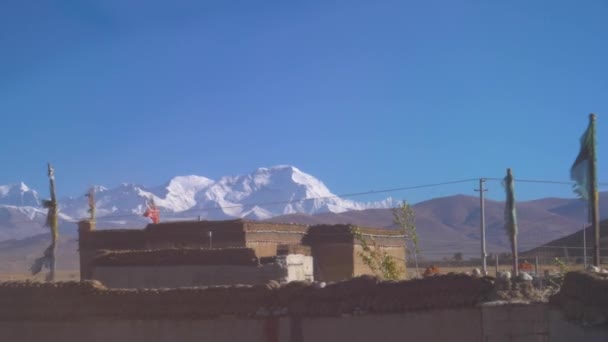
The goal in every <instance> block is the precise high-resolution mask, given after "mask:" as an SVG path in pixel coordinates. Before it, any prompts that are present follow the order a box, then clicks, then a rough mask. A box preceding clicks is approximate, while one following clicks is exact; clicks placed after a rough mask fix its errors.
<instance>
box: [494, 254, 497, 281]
mask: <svg viewBox="0 0 608 342" xmlns="http://www.w3.org/2000/svg"><path fill="white" fill-rule="evenodd" d="M494 261H495V262H496V274H495V276H496V277H498V253H497V254H494Z"/></svg>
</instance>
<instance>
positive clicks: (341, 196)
mask: <svg viewBox="0 0 608 342" xmlns="http://www.w3.org/2000/svg"><path fill="white" fill-rule="evenodd" d="M483 179H486V180H490V181H503V178H491V177H490V178H489V177H484V178H483ZM478 180H479V178H469V179H461V180H456V181H447V182H439V183H429V184H422V185H414V186H405V187H395V188H388V189H381V190H370V191H363V192H354V193H346V194H339V195H332V196H320V197H307V198H300V199H292V200H286V201H272V202H260V203H247V204H235V205H229V206H216V207H212V208H191V209H187V210H183V211H179V212H175V213H165V215H167V214H168V216H169V217H171V215H176V216H181V215H182V214H188V213H202V212H210V211H214V210H223V209H236V208H244V207H255V206H272V205H281V204H292V203H300V202H305V201H314V200H325V199H335V198H347V197H356V196H365V195H372V194H381V193H390V192H397V191H405V190H415V189H423V188H431V187H439V186H445V185H453V184H460V183H467V182H473V181H478ZM515 181H516V182H521V183H538V184H554V185H572V184H573V182H566V181H553V180H535V179H515ZM598 185H602V186H608V183H598ZM342 208H343V209H347V208H344V207H342ZM131 217H141V215H140V214H124V215H105V216H99V218H100V219H104V220H105V219H121V218H122V219H124V218H131ZM176 218H180V217H176ZM181 218H182V219H183V217H181ZM82 219H85V218H79V219H63V221H64V222H72V223H77V222H78V221H79V220H82ZM32 221H33V220H32ZM32 221H13V222H14V223H19V222H32Z"/></svg>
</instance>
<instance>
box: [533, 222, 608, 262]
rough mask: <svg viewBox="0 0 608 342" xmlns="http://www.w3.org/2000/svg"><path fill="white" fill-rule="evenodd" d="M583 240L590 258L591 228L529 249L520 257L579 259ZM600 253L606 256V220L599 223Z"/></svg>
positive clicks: (592, 242) (607, 244)
mask: <svg viewBox="0 0 608 342" xmlns="http://www.w3.org/2000/svg"><path fill="white" fill-rule="evenodd" d="M583 231H584V232H583ZM585 235H586V236H585ZM583 238H586V240H587V257H588V258H591V257H592V255H593V245H594V231H593V227H591V226H588V227H587V228H585V229H584V230H583V229H580V230H578V231H576V232H575V233H572V234H569V235H567V236H564V237H561V238H558V239H555V240H553V241H550V242H548V243H546V244H543V245H542V246H539V247H536V248H532V249H529V250H527V251H525V252H523V253H522V255H523V256H524V257H525V256H536V255H538V256H541V257H543V258H556V257H557V258H571V257H574V258H580V257H582V256H583V248H582V247H583V245H584V244H583ZM600 251H601V252H600V254H601V255H604V256H606V255H608V220H604V221H602V222H600Z"/></svg>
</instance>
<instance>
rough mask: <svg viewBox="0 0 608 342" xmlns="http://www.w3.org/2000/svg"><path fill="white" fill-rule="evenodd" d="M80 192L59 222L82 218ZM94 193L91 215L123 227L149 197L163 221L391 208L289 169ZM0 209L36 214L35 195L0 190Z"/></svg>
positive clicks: (22, 188)
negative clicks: (94, 210) (344, 195)
mask: <svg viewBox="0 0 608 342" xmlns="http://www.w3.org/2000/svg"><path fill="white" fill-rule="evenodd" d="M85 191H86V189H83V195H82V196H77V197H68V198H63V199H60V200H59V205H60V212H61V214H62V216H63V217H64V218H66V219H70V218H71V219H73V220H77V219H81V218H85V217H88V212H87V210H88V205H87V199H86V197H85V196H84V193H85ZM95 191H96V194H95V199H96V204H97V217H98V218H100V219H103V217H106V220H124V221H125V222H126V223H127V224H129V223H132V222H134V221H139V222H145V221H146V220H145V219H144V218H142V217H141V214H142V213H143V212H144V210H145V202H146V200H147V199H149V198H153V199H154V201H155V203H156V205H157V206H158V207H159V208H160V209H161V211H162V212H163V213H164V214H163V216H164V217H165V218H167V219H178V218H194V217H197V216H199V215H200V216H201V217H202V218H204V219H229V218H237V217H244V218H250V219H266V218H270V217H273V216H278V215H285V214H292V213H306V214H315V213H319V212H334V213H339V212H344V211H348V210H362V209H369V208H389V207H393V206H395V204H396V202H395V201H394V200H392V199H390V198H388V199H386V200H384V201H380V202H374V203H362V202H355V201H352V200H347V199H341V198H338V197H336V196H335V195H334V194H332V193H331V191H329V189H328V188H327V187H326V186H325V184H323V182H321V181H320V180H318V179H317V178H315V177H313V176H311V175H309V174H307V173H304V172H302V171H301V170H299V169H298V168H296V167H293V166H289V165H278V166H274V167H270V168H259V169H257V170H255V171H253V172H252V173H250V174H246V175H237V176H225V177H221V178H220V179H219V180H217V181H213V180H211V179H209V178H205V177H201V176H195V175H191V176H178V177H174V178H173V179H171V180H170V181H169V182H167V183H166V184H164V185H161V186H156V187H145V186H142V185H138V184H133V183H123V184H121V185H119V186H117V187H114V188H105V187H101V186H96V187H95ZM2 205H11V206H17V207H24V206H27V207H32V208H37V209H36V210H37V211H38V213H40V211H39V208H40V200H39V199H38V194H37V193H36V192H35V191H33V190H30V189H29V188H28V187H27V186H26V185H25V184H23V183H21V184H17V185H9V186H0V206H2Z"/></svg>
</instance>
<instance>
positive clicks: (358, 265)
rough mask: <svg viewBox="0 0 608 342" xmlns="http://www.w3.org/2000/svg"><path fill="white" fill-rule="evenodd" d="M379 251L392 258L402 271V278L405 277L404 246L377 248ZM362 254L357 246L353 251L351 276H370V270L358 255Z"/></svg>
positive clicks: (360, 248) (361, 250) (359, 246)
mask: <svg viewBox="0 0 608 342" xmlns="http://www.w3.org/2000/svg"><path fill="white" fill-rule="evenodd" d="M379 249H380V251H382V252H386V253H387V254H388V255H390V256H391V257H393V260H395V262H396V263H397V267H398V268H399V269H401V270H403V271H404V272H403V276H404V277H405V270H406V264H405V246H400V247H379ZM361 252H363V248H362V247H361V245H359V244H357V245H355V246H354V249H353V259H354V261H353V262H354V268H353V276H355V277H358V276H360V275H364V274H372V273H373V272H372V270H371V269H370V268H369V267H368V266H367V265H366V264H365V263H364V262H363V259H362V258H361V255H360V253H361Z"/></svg>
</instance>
